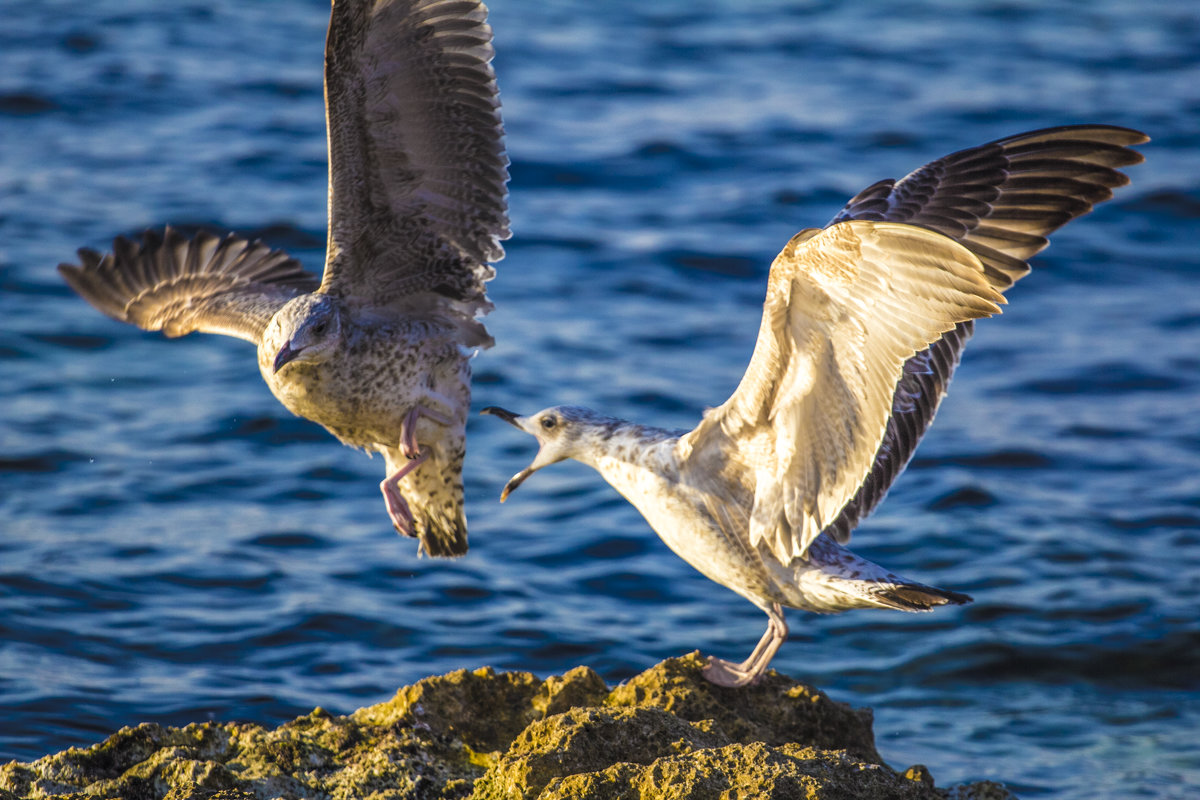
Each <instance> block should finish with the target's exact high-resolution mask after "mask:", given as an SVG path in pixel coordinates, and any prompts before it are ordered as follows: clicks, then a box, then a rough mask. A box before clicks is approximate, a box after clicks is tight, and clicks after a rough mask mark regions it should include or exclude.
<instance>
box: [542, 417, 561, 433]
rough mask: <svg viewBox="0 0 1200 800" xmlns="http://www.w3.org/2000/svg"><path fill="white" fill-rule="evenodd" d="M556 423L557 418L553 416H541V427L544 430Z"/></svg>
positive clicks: (551, 427)
mask: <svg viewBox="0 0 1200 800" xmlns="http://www.w3.org/2000/svg"><path fill="white" fill-rule="evenodd" d="M557 424H558V420H556V419H555V418H554V417H543V418H542V427H543V428H545V429H546V430H552V429H553V428H554V426H555V425H557Z"/></svg>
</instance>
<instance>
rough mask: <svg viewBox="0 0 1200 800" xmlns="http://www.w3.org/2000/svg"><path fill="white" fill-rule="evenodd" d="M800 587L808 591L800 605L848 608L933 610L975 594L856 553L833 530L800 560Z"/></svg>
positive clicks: (966, 600) (798, 580)
mask: <svg viewBox="0 0 1200 800" xmlns="http://www.w3.org/2000/svg"><path fill="white" fill-rule="evenodd" d="M795 584H796V587H797V588H798V589H800V590H801V591H802V592H803V594H804V597H803V602H802V603H801V604H800V605H799V606H798V607H800V608H808V609H811V610H813V611H843V610H845V609H848V608H894V609H897V610H898V611H929V610H930V609H933V608H936V607H937V606H944V605H963V604H964V603H970V602H971V597H970V596H969V595H965V594H962V593H961V592H952V591H950V590H948V589H938V588H937V587H934V586H926V585H925V584H923V583H917V582H916V581H911V580H909V579H908V578H903V577H901V576H899V575H897V574H895V573H894V572H891V571H889V570H887V569H884V568H883V567H881V566H879V565H878V564H875V563H873V562H871V561H867V560H866V559H865V558H862V557H861V556H859V555H857V554H855V553H852V552H851V551H849V550H847V549H846V548H844V547H842V546H841V545H839V544H838V543H837V542H835V541H833V539H831V538H829V537H827V536H818V537H817V538H816V540H814V541H813V543H812V545H810V546H809V549H808V554H807V559H805V560H804V562H802V563H801V564H800V565H798V568H797V571H796V581H795Z"/></svg>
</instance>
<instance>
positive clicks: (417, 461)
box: [379, 452, 429, 536]
mask: <svg viewBox="0 0 1200 800" xmlns="http://www.w3.org/2000/svg"><path fill="white" fill-rule="evenodd" d="M427 458H429V453H428V452H425V453H418V454H417V455H416V456H415V457H413V456H410V457H409V459H410V460H409V462H408V463H407V464H405V465H404V466H402V467H400V469H398V470H396V471H395V472H393V473H392V474H391V475H388V476H387V477H386V478H384V479H383V481H382V482H380V484H379V490H380V491H381V492H383V500H384V502H385V503H386V504H387V510H388V516H389V517H391V518H392V526H393V527H395V529H396V532H397V533H399V534H401V535H402V536H412V535H414V534H413V515H412V511H411V510H410V509H409V507H408V501H406V500H405V499H404V496H403V495H402V494H400V481H401V479H403V478H404V476H405V475H407V474H408V473H410V472H412V471H413V470H414V469H416V468H417V467H419V466H421V465H422V464H424V463H425V459H427Z"/></svg>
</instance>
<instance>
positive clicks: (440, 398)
mask: <svg viewBox="0 0 1200 800" xmlns="http://www.w3.org/2000/svg"><path fill="white" fill-rule="evenodd" d="M486 18H487V9H486V8H485V7H484V5H483V4H482V3H479V2H475V1H474V0H335V2H334V4H333V11H332V14H331V17H330V26H329V35H328V39H327V41H326V51H325V98H326V112H327V115H326V118H327V124H328V132H329V157H330V169H329V219H330V222H329V242H328V248H327V252H326V262H325V271H324V277H323V280H322V281H321V282H320V284H319V286H318V281H317V279H316V277H315V276H314V275H312V274H310V273H308V272H306V271H305V270H304V269H303V268H301V267H300V265H299V264H298V263H297V262H296V261H295V260H294V259H291V258H290V257H288V256H287V255H286V254H284V253H282V252H279V251H273V250H271V249H269V248H268V247H266V246H265V245H263V244H261V243H260V242H253V243H251V242H247V241H246V240H244V239H241V238H239V237H236V236H232V235H230V236H227V237H225V238H224V239H218V238H217V237H214V236H212V235H210V234H207V233H200V234H198V235H197V236H195V237H193V238H192V239H188V238H186V237H184V236H182V235H180V234H179V233H178V232H176V231H174V230H172V229H171V228H167V229H166V232H165V233H164V234H162V235H161V236H160V235H158V234H156V233H154V232H146V233H145V234H143V237H142V241H141V242H131V241H129V240H127V239H124V238H118V239H117V240H116V241H115V242H114V244H113V252H112V253H111V254H109V255H105V256H103V257H101V256H100V255H99V254H98V253H95V252H94V251H91V250H81V251H80V258H81V259H82V265H81V266H76V265H71V264H62V265H60V266H59V270H60V272H61V273H62V275H63V277H64V278H65V279H66V280H67V282H68V283H69V284H70V285H71V286H72V287H73V288H74V289H75V290H76V291H78V292H79V293H80V294H81V295H82V296H83V297H84V298H85V299H87V300H88V301H89V302H91V303H92V304H93V305H95V306H96V307H97V308H98V309H100V310H101V311H103V312H104V313H106V314H108V315H109V316H111V317H113V318H115V319H118V320H121V321H124V322H129V323H132V324H135V325H138V326H139V327H142V328H145V329H147V330H162V331H163V332H164V333H166V334H167V335H168V336H181V335H183V334H186V333H190V332H192V331H204V332H211V333H224V334H227V335H231V336H237V337H239V338H242V339H245V340H247V341H250V342H253V343H254V344H256V345H257V346H258V364H259V369H260V371H261V372H262V375H263V379H264V380H265V381H266V382H267V385H268V386H269V387H270V388H271V391H272V392H273V393H274V394H275V396H276V397H278V398H279V400H280V402H282V403H283V404H284V405H285V406H286V407H287V408H288V409H289V410H290V411H292V412H293V413H294V414H297V415H299V416H302V417H306V418H308V419H311V420H313V421H314V422H317V423H319V424H321V425H323V426H324V427H325V428H326V429H328V430H329V431H330V432H331V433H332V434H333V435H334V436H336V437H337V438H338V439H340V440H341V441H342V442H344V443H345V444H348V445H351V446H354V447H359V448H363V449H365V450H368V451H374V452H379V453H382V454H383V456H384V461H385V467H386V470H387V474H388V477H387V478H385V480H384V481H383V483H381V484H380V488H381V490H382V491H383V495H384V499H385V503H386V505H387V508H388V513H389V516H390V517H391V520H392V523H393V525H394V527H395V528H396V530H397V531H399V532H400V533H403V534H405V535H410V536H416V537H418V538H419V539H420V542H421V548H422V549H423V550H424V551H425V552H427V553H429V554H430V555H435V556H454V555H461V554H462V553H464V552H466V550H467V529H466V519H465V517H464V515H463V496H462V494H463V492H462V463H463V457H464V454H465V449H466V448H465V425H466V414H467V409H468V407H469V405H470V375H471V370H470V362H469V359H470V355H471V353H470V350H471V348H476V347H487V346H489V345H490V344H491V337H490V336H489V335H488V333H487V330H486V329H485V328H484V326H483V325H482V323H480V322H479V321H478V320H477V319H476V315H477V314H481V313H486V312H487V311H488V310H490V308H491V304H490V302H489V301H488V299H487V296H486V293H485V282H486V281H488V280H489V279H490V278H492V277H493V275H494V270H493V269H492V267H491V266H489V264H488V262H489V261H498V260H499V259H501V258H502V257H503V254H504V253H503V249H502V248H501V246H500V241H501V240H503V239H506V238H508V235H509V230H508V215H507V191H506V188H505V184H506V182H507V180H508V170H507V165H508V159H507V156H506V155H505V151H504V144H503V129H502V126H501V122H500V105H499V99H498V93H497V90H496V83H495V76H494V74H493V72H492V68H491V64H490V62H491V59H492V54H493V51H492V44H491V28H489V27H488V25H487V24H486Z"/></svg>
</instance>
